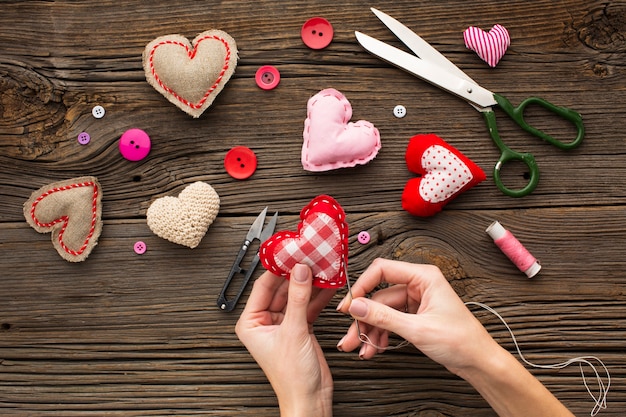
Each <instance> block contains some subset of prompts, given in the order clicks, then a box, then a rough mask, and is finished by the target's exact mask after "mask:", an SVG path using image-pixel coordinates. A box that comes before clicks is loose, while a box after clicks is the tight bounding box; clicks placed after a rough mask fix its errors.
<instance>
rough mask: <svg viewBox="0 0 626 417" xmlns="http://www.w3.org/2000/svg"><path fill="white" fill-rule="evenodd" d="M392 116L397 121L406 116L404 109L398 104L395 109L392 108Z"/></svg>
mask: <svg viewBox="0 0 626 417" xmlns="http://www.w3.org/2000/svg"><path fill="white" fill-rule="evenodd" d="M393 115H394V116H396V117H397V118H398V119H401V118H403V117H404V116H406V107H404V106H403V105H401V104H398V105H397V106H396V107H394V108H393Z"/></svg>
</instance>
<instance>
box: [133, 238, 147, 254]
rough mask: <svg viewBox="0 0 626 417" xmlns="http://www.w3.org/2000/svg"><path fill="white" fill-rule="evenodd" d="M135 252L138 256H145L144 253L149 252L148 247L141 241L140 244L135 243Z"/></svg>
mask: <svg viewBox="0 0 626 417" xmlns="http://www.w3.org/2000/svg"><path fill="white" fill-rule="evenodd" d="M133 250H134V251H135V253H136V254H137V255H143V254H144V253H146V250H148V247H147V246H146V244H145V243H144V242H142V241H141V240H140V241H139V242H137V243H135V245H134V246H133Z"/></svg>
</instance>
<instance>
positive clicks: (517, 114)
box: [483, 94, 585, 197]
mask: <svg viewBox="0 0 626 417" xmlns="http://www.w3.org/2000/svg"><path fill="white" fill-rule="evenodd" d="M493 97H494V99H495V100H496V102H497V103H498V105H499V106H500V108H502V110H503V111H504V112H505V113H506V114H507V115H508V116H509V117H510V118H511V119H513V121H514V122H515V123H517V124H518V125H519V126H520V127H521V128H522V129H524V130H525V131H526V132H528V133H530V134H532V135H534V136H537V137H538V138H540V139H543V140H545V141H546V142H548V143H550V144H552V145H554V146H556V147H558V148H560V149H564V150H569V149H574V148H575V147H577V146H578V145H580V143H581V142H582V140H583V137H584V136H585V127H584V125H583V120H582V116H581V115H580V113H577V112H575V111H574V110H571V109H568V108H566V107H559V106H555V105H554V104H552V103H550V102H549V101H546V100H543V99H541V98H538V97H529V98H527V99H526V100H524V101H522V102H521V103H520V104H519V106H517V107H513V105H512V104H511V102H510V101H509V100H507V99H506V98H504V97H503V96H501V95H499V94H494V95H493ZM529 104H537V105H539V106H542V107H543V108H545V109H547V110H549V111H551V112H552V113H554V114H556V115H557V116H559V117H561V118H563V119H565V120H567V121H569V122H571V123H572V124H574V126H575V127H576V131H577V135H576V138H575V139H574V140H573V141H571V142H568V143H565V142H561V141H559V140H557V139H555V138H553V137H552V136H550V135H548V134H546V133H544V132H542V131H541V130H539V129H535V128H534V127H532V126H530V125H529V124H528V123H526V121H525V120H524V109H526V107H527V106H528V105H529ZM483 114H484V115H485V121H486V122H487V127H488V128H489V134H490V135H491V139H493V141H494V143H495V144H496V146H497V147H498V149H500V152H501V155H500V159H498V162H497V163H496V166H495V168H494V171H493V179H494V181H495V183H496V186H497V187H498V189H500V191H502V192H503V193H504V194H506V195H508V196H511V197H523V196H526V195H528V194H530V193H532V192H533V190H534V189H535V188H536V187H537V184H538V183H539V167H538V166H537V162H536V161H535V157H534V156H533V155H532V154H530V153H520V152H516V151H514V150H512V149H511V148H509V147H508V146H507V145H506V144H505V143H504V142H503V141H502V139H501V138H500V134H499V133H498V128H497V124H496V115H495V113H494V112H493V110H489V111H486V112H483ZM513 160H517V161H521V162H523V163H524V164H526V166H527V167H528V169H529V175H530V178H529V180H528V184H526V186H525V187H524V188H520V189H510V188H507V187H506V186H505V185H504V183H503V182H502V180H501V178H500V169H501V168H502V166H503V165H504V164H505V163H507V162H510V161H513Z"/></svg>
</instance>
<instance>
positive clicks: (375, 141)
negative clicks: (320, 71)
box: [302, 88, 381, 171]
mask: <svg viewBox="0 0 626 417" xmlns="http://www.w3.org/2000/svg"><path fill="white" fill-rule="evenodd" d="M351 118H352V106H351V105H350V102H349V101H348V99H347V98H346V97H345V96H344V95H343V94H341V93H340V92H339V91H337V90H335V89H333V88H328V89H326V90H322V91H320V92H319V93H317V94H316V95H314V96H313V97H311V98H310V99H309V101H308V104H307V118H306V120H305V121H304V133H303V137H304V143H303V145H302V167H303V168H304V169H305V170H307V171H328V170H331V169H337V168H348V167H353V166H356V165H358V164H361V165H362V164H366V163H367V162H369V161H371V160H372V159H374V158H375V157H376V155H377V154H378V150H379V149H380V147H381V145H380V134H379V133H378V129H376V128H375V127H374V125H373V124H371V123H370V122H367V121H365V120H359V121H358V122H350V119H351Z"/></svg>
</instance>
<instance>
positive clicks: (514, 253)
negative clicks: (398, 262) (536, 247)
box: [486, 221, 541, 278]
mask: <svg viewBox="0 0 626 417" xmlns="http://www.w3.org/2000/svg"><path fill="white" fill-rule="evenodd" d="M486 232H487V233H488V234H489V236H491V238H492V239H493V241H494V243H495V244H496V246H498V247H499V248H500V250H501V251H502V252H503V253H504V254H505V255H506V256H507V257H508V258H509V259H510V260H511V262H513V264H515V266H516V267H517V269H519V270H520V271H522V272H523V273H525V274H526V276H528V278H532V277H534V276H535V275H537V273H539V270H540V269H541V265H540V264H539V261H537V259H535V257H534V256H533V255H532V254H531V253H530V252H528V250H527V249H526V248H525V247H524V245H522V244H521V243H520V241H519V240H517V238H516V237H515V236H513V233H511V232H509V231H508V230H506V229H505V228H504V227H502V225H501V224H500V223H499V222H497V221H495V222H493V223H491V225H490V226H489V227H488V228H487V230H486Z"/></svg>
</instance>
